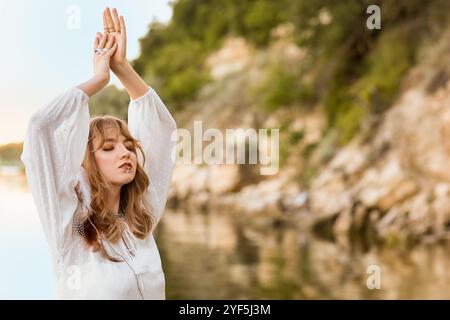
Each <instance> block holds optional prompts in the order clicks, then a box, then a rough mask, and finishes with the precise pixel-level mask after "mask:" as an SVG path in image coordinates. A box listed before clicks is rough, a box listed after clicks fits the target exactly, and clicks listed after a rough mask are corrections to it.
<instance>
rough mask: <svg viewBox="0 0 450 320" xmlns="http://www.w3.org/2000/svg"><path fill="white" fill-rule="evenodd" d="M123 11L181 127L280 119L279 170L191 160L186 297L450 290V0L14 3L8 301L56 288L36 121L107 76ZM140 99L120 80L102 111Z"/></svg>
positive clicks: (180, 190)
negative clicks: (37, 168)
mask: <svg viewBox="0 0 450 320" xmlns="http://www.w3.org/2000/svg"><path fill="white" fill-rule="evenodd" d="M370 5H377V6H378V8H379V9H380V10H379V16H378V18H379V22H380V23H379V28H370V26H371V23H370V21H372V22H373V21H374V20H371V19H376V18H377V17H376V12H375V13H374V11H370V12H369V13H368V12H367V9H368V7H369V6H370ZM105 6H111V7H117V8H118V10H119V12H121V14H123V15H124V17H125V20H126V22H127V29H128V33H129V36H128V41H129V48H130V49H129V52H128V58H129V60H131V61H132V63H133V65H134V67H135V68H136V70H137V71H138V72H139V73H140V74H141V75H142V76H143V77H144V78H145V80H146V81H147V83H148V84H149V85H150V86H152V87H153V88H155V90H156V91H157V92H158V94H159V95H160V97H161V98H162V100H163V101H164V102H165V104H166V105H167V107H168V108H169V109H170V111H171V112H172V113H173V115H174V117H175V118H176V120H177V123H178V127H179V128H187V129H189V130H192V128H193V122H194V120H201V121H202V123H203V129H204V130H206V129H207V128H218V129H220V130H223V131H225V129H226V128H255V129H260V128H269V129H270V128H274V129H276V128H279V129H280V170H279V171H278V173H277V174H275V175H271V176H263V175H261V174H260V172H259V170H258V169H259V166H258V165H237V164H236V165H193V164H192V165H187V164H178V165H177V167H176V169H175V172H174V175H173V184H172V187H171V192H170V198H169V201H168V204H167V211H166V213H165V216H164V218H163V219H162V220H161V224H160V225H159V227H158V229H157V234H156V237H157V242H158V246H159V249H160V253H161V258H162V260H163V267H164V271H165V274H166V282H167V289H166V295H167V298H168V299H224V298H226V299H419V298H420V299H449V298H450V272H449V271H448V270H450V252H449V243H448V240H449V239H450V233H449V232H450V198H449V192H450V170H449V164H450V142H449V139H448V137H449V135H450V109H449V107H450V82H449V79H450V64H449V61H450V28H449V25H448V21H449V19H448V16H449V15H450V10H449V9H450V8H449V7H450V2H448V1H446V0H430V1H426V2H424V1H418V0H408V1H406V0H397V1H393V0H392V1H390V0H385V1H382V0H378V1H375V0H372V1H366V0H346V1H344V0H339V1H336V0H333V1H332V0H289V1H288V0H278V1H274V0H245V1H242V0H178V1H170V2H168V1H166V0H161V1H135V2H133V4H123V3H119V1H95V3H94V2H92V1H87V0H86V1H81V0H79V1H70V2H69V1H59V2H58V4H56V3H55V2H54V1H53V2H52V1H40V2H39V3H38V2H36V1H26V0H20V1H15V2H6V0H0V28H1V30H6V32H5V34H4V37H6V39H3V40H4V41H5V42H4V44H6V45H4V46H3V49H2V50H1V51H0V69H1V70H2V73H1V74H0V85H1V92H0V98H1V99H0V254H1V257H2V258H1V263H0V298H3V299H12V298H24V299H51V298H53V293H52V287H51V285H52V283H51V281H52V280H51V269H50V268H51V264H50V257H49V255H48V252H47V248H46V244H45V241H44V236H43V234H42V231H41V228H40V224H39V221H38V218H37V213H36V211H35V208H34V204H33V201H32V197H31V194H30V191H29V188H28V185H27V181H26V178H25V176H24V169H23V165H22V164H21V162H20V159H19V156H20V154H21V151H22V140H23V137H24V134H25V129H26V125H27V121H28V119H29V118H30V117H31V115H32V114H33V113H34V112H35V111H37V110H38V109H39V108H40V107H42V106H43V105H44V104H45V103H47V102H49V100H51V99H52V98H54V97H55V96H56V95H57V94H59V93H61V92H63V91H64V90H66V89H67V88H68V87H69V86H74V85H77V84H78V83H80V82H82V81H84V80H86V79H87V78H88V77H90V75H91V68H92V67H91V51H92V42H93V37H94V34H95V32H96V31H102V20H101V13H102V9H103V7H105ZM374 14H375V16H374ZM74 17H75V19H74ZM77 17H78V18H77ZM128 102H129V97H128V95H127V94H126V92H125V91H124V90H123V88H122V86H121V85H120V83H119V82H118V81H117V79H115V78H114V79H113V82H112V85H110V86H109V87H107V88H106V89H105V90H103V91H102V92H100V93H99V94H97V95H96V96H94V97H93V98H92V99H91V100H90V108H91V109H90V110H91V115H97V114H113V115H116V116H118V117H120V118H122V119H124V120H126V117H127V107H128ZM244 143H245V141H244ZM371 266H376V267H377V268H378V270H379V271H380V273H379V274H378V275H379V279H380V287H379V288H378V289H377V288H375V289H373V287H371V286H370V285H368V282H370V281H369V280H370V277H371V276H372V274H371V272H370V271H369V270H372V269H370V267H371Z"/></svg>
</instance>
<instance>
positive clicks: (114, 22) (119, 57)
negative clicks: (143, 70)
mask: <svg viewBox="0 0 450 320" xmlns="http://www.w3.org/2000/svg"><path fill="white" fill-rule="evenodd" d="M92 51H93V55H94V76H93V77H92V78H91V79H90V80H88V81H86V82H84V83H82V84H80V85H79V86H78V88H80V89H81V90H83V91H84V92H85V93H86V94H87V95H89V96H92V95H93V94H95V93H96V92H98V91H100V90H101V89H103V88H104V87H106V86H107V85H108V83H109V80H110V70H111V71H112V72H114V74H115V75H116V76H117V77H118V78H119V80H120V81H121V82H122V84H123V85H124V87H125V89H126V90H127V92H128V94H129V95H130V97H131V99H136V98H138V97H140V96H142V95H144V94H145V93H146V92H147V91H148V90H149V86H148V85H147V84H146V83H145V81H144V80H143V79H142V78H141V77H140V76H139V74H137V72H136V71H135V70H134V69H133V67H132V66H131V64H129V63H128V61H127V30H126V26H125V20H124V18H123V16H119V14H118V12H117V9H116V8H113V9H112V12H111V10H110V9H109V8H108V7H107V8H105V10H103V33H101V32H97V33H96V35H95V40H94V48H93V50H92Z"/></svg>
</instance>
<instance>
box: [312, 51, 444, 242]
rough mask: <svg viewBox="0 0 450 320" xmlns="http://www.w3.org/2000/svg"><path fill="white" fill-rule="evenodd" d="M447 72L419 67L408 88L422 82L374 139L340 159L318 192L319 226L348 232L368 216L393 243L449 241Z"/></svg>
mask: <svg viewBox="0 0 450 320" xmlns="http://www.w3.org/2000/svg"><path fill="white" fill-rule="evenodd" d="M442 50H444V51H442V53H443V52H445V49H444V48H442ZM447 52H448V48H447ZM442 72H444V73H446V74H448V71H447V70H445V68H444V70H442V69H437V70H436V68H434V70H433V68H431V67H430V66H429V65H427V64H426V63H423V64H419V65H418V66H417V67H416V68H415V69H413V70H411V72H410V74H409V75H408V77H407V78H406V79H405V83H408V82H409V83H413V82H414V85H413V86H412V85H411V86H410V87H407V88H405V89H404V91H403V93H402V94H401V95H400V97H399V99H398V100H397V101H396V103H395V104H394V105H393V106H392V107H391V109H390V110H389V111H387V112H386V113H385V115H384V119H383V121H382V122H381V125H380V126H379V127H378V129H377V131H376V132H375V134H374V135H373V136H372V137H371V139H370V140H371V141H370V142H362V141H360V140H361V139H358V138H357V139H355V140H354V141H352V143H350V144H349V145H347V146H346V147H345V148H343V149H342V150H340V151H339V152H338V153H337V154H336V155H335V157H334V158H333V159H332V160H331V161H330V163H329V165H328V166H327V167H326V168H325V169H324V170H323V171H322V172H321V174H320V175H319V176H318V178H317V179H316V180H315V181H314V183H313V185H312V188H311V190H310V193H311V198H310V200H311V209H312V212H313V215H314V216H315V220H316V221H317V222H319V221H322V220H327V219H331V218H333V219H336V220H335V227H334V231H335V232H338V231H339V232H342V230H344V231H348V229H349V228H351V227H352V226H357V224H358V223H357V217H358V216H361V215H362V216H363V218H364V219H368V221H370V224H371V226H372V227H373V228H374V229H375V230H376V232H377V233H378V235H379V236H381V237H382V238H385V239H394V240H398V239H410V238H416V239H417V238H420V239H439V238H442V237H448V235H447V233H446V232H445V229H446V225H447V224H448V223H449V222H450V214H449V211H450V207H449V205H450V202H449V200H448V199H449V190H450V170H449V165H450V149H449V139H448V137H449V133H450V129H449V128H450V122H449V120H450V109H449V106H450V82H448V81H443V82H441V83H440V85H439V86H437V87H436V86H435V85H432V83H433V82H434V81H435V80H436V77H441V75H442ZM441 78H442V77H441ZM369 216H370V217H369Z"/></svg>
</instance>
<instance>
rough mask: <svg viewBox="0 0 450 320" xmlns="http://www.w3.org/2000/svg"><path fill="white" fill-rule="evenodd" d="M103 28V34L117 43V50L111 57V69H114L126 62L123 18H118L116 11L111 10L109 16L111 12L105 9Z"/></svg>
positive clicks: (125, 31)
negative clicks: (112, 37)
mask: <svg viewBox="0 0 450 320" xmlns="http://www.w3.org/2000/svg"><path fill="white" fill-rule="evenodd" d="M103 28H104V30H105V33H108V34H109V35H110V36H114V38H115V41H116V43H117V50H116V51H115V52H114V55H113V56H112V57H111V68H112V69H114V67H116V66H117V65H119V64H123V63H125V62H126V61H127V30H126V27H125V21H124V19H123V16H120V18H119V15H118V13H117V10H116V9H113V10H112V14H111V10H110V9H109V8H106V9H105V11H104V12H103Z"/></svg>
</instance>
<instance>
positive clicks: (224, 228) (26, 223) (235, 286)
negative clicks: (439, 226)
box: [0, 176, 450, 299]
mask: <svg viewBox="0 0 450 320" xmlns="http://www.w3.org/2000/svg"><path fill="white" fill-rule="evenodd" d="M156 237H157V242H158V246H159V248H160V253H161V258H162V260H163V267H164V270H165V274H166V282H167V289H166V293H167V298H168V299H264V298H267V299H419V298H423V299H450V273H449V272H448V270H450V253H449V248H448V245H421V246H416V247H414V248H412V249H399V248H396V249H389V248H375V247H372V248H367V247H366V246H365V245H364V244H362V243H359V242H355V241H350V240H349V239H340V240H339V241H337V242H330V241H327V240H322V239H318V238H317V237H314V236H313V235H311V234H309V233H307V232H304V231H300V230H298V228H295V227H282V228H273V229H270V230H269V229H263V230H261V229H260V230H256V229H254V228H252V227H251V226H249V225H246V224H243V223H239V222H237V219H235V218H233V217H232V215H231V214H224V213H222V214H219V213H214V212H209V213H208V214H205V213H202V212H195V211H194V212H192V211H170V210H167V211H166V213H165V215H164V217H163V219H162V220H161V224H160V225H159V227H158V229H157V234H156ZM0 254H1V257H2V261H1V263H0V298H2V299H12V298H19V299H51V298H53V290H52V276H51V265H50V257H49V255H48V251H47V246H46V243H45V239H44V236H43V233H42V229H41V226H40V223H39V220H38V218H37V213H36V212H35V208H34V204H33V201H32V197H31V194H30V191H29V189H28V185H27V182H26V179H25V177H24V176H0ZM370 265H377V266H379V267H380V270H381V289H380V290H376V289H375V290H369V289H368V288H367V286H366V281H367V277H368V274H367V267H368V266H370Z"/></svg>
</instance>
